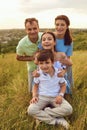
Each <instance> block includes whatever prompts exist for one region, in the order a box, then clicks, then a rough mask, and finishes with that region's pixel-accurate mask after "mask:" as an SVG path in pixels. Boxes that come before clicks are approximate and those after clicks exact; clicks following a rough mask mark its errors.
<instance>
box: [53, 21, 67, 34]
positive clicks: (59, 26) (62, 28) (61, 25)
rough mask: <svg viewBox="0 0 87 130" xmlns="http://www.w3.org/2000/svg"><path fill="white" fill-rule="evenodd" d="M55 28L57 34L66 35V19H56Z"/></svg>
mask: <svg viewBox="0 0 87 130" xmlns="http://www.w3.org/2000/svg"><path fill="white" fill-rule="evenodd" d="M55 30H56V32H57V35H62V36H64V35H65V32H66V30H67V24H66V22H65V21H64V20H59V19H58V20H56V21H55Z"/></svg>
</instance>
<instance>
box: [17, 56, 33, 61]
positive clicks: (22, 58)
mask: <svg viewBox="0 0 87 130" xmlns="http://www.w3.org/2000/svg"><path fill="white" fill-rule="evenodd" d="M16 59H17V60H19V61H33V60H34V56H20V55H17V56H16Z"/></svg>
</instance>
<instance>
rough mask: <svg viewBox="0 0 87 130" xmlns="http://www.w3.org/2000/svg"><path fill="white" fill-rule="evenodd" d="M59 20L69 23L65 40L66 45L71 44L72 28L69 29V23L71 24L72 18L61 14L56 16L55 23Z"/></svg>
mask: <svg viewBox="0 0 87 130" xmlns="http://www.w3.org/2000/svg"><path fill="white" fill-rule="evenodd" d="M57 20H64V21H65V22H66V24H67V27H68V28H67V30H66V33H65V36H64V41H65V43H64V44H65V45H71V43H72V37H71V34H70V30H69V25H70V20H69V18H68V17H67V16H66V15H59V16H57V17H56V18H55V23H56V21H57Z"/></svg>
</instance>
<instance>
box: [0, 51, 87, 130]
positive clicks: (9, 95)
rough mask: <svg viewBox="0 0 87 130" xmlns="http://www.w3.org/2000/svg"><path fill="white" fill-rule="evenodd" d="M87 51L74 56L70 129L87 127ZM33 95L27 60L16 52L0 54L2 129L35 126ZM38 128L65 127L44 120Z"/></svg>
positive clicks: (54, 129) (22, 129) (30, 129)
mask: <svg viewBox="0 0 87 130" xmlns="http://www.w3.org/2000/svg"><path fill="white" fill-rule="evenodd" d="M86 59H87V51H76V52H74V54H73V56H72V60H73V77H74V87H73V94H72V98H69V99H67V100H69V102H70V103H71V104H72V106H73V114H72V115H71V116H70V117H67V118H66V119H67V120H68V121H69V122H70V125H71V127H70V130H87V60H86ZM30 98H31V95H29V94H28V87H27V69H26V63H25V62H18V61H17V60H16V55H15V54H5V55H4V56H3V55H0V130H34V119H33V118H32V117H30V116H28V115H27V107H28V105H29V100H30ZM38 130H64V128H63V127H61V126H49V125H46V124H45V123H41V124H40V125H39V126H38Z"/></svg>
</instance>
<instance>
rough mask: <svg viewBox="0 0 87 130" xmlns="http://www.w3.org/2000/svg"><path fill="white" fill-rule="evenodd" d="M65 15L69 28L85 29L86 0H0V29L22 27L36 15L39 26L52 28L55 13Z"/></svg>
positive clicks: (86, 21) (86, 20)
mask: <svg viewBox="0 0 87 130" xmlns="http://www.w3.org/2000/svg"><path fill="white" fill-rule="evenodd" d="M60 14H64V15H67V16H68V17H69V19H70V21H71V25H70V27H71V28H86V29H87V0H7V1H6V0H0V29H12V28H24V20H25V19H26V18H28V17H36V18H37V19H38V20H39V25H40V28H53V27H54V19H55V17H56V16H57V15H60Z"/></svg>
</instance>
